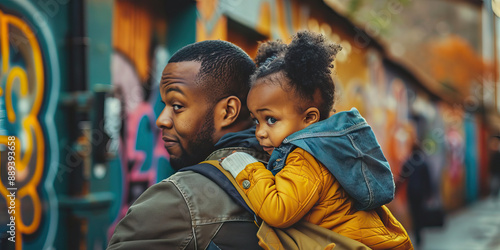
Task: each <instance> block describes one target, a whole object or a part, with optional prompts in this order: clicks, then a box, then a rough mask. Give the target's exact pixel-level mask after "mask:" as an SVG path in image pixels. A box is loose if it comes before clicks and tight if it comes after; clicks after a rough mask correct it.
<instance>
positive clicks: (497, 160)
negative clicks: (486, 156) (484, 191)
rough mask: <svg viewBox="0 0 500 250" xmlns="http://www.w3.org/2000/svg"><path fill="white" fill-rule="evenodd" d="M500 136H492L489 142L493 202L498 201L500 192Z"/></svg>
mask: <svg viewBox="0 0 500 250" xmlns="http://www.w3.org/2000/svg"><path fill="white" fill-rule="evenodd" d="M499 139H500V136H492V137H491V138H490V140H489V149H490V174H491V175H490V188H491V196H492V198H493V201H498V200H499V199H500V197H498V193H499V192H500V140H499Z"/></svg>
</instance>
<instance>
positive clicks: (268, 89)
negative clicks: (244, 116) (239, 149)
mask: <svg viewBox="0 0 500 250" xmlns="http://www.w3.org/2000/svg"><path fill="white" fill-rule="evenodd" d="M298 101H299V99H298V98H297V97H295V95H294V94H293V93H292V91H284V90H283V88H282V87H281V86H279V85H278V84H268V83H261V82H259V81H257V83H256V84H255V85H254V86H253V87H252V89H251V90H250V92H249V93H248V98H247V105H248V109H249V110H250V114H251V116H252V119H253V120H254V122H255V123H256V126H257V130H256V131H255V136H256V137H257V140H258V141H259V143H260V145H261V146H262V147H263V148H264V150H265V151H266V152H267V153H269V154H271V153H272V152H273V150H274V148H275V147H278V146H279V145H280V144H281V142H282V141H283V140H284V139H285V138H286V137H287V136H289V135H291V134H293V133H294V132H297V131H299V130H301V129H304V128H305V127H307V126H309V125H310V124H312V123H314V122H316V121H318V120H319V111H318V109H317V108H309V109H307V110H306V111H304V112H303V113H300V112H299V111H298V110H297V108H296V105H297V102H298ZM311 109H312V111H311ZM311 112H312V116H311Z"/></svg>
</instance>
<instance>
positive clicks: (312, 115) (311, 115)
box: [304, 107, 319, 126]
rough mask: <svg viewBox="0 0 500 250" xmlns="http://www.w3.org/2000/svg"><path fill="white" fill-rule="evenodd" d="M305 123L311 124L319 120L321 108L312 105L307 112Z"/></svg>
mask: <svg viewBox="0 0 500 250" xmlns="http://www.w3.org/2000/svg"><path fill="white" fill-rule="evenodd" d="M304 113H305V117H304V123H305V124H306V125H308V126H309V125H311V124H313V123H315V122H318V121H319V110H318V108H316V107H310V108H308V109H307V110H306V111H305V112H304Z"/></svg>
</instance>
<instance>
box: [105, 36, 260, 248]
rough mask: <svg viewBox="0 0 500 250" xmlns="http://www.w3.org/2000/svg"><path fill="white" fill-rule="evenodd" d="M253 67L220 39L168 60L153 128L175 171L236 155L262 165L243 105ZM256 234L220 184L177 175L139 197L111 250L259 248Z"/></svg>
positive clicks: (251, 222)
mask: <svg viewBox="0 0 500 250" xmlns="http://www.w3.org/2000/svg"><path fill="white" fill-rule="evenodd" d="M254 70H255V65H254V63H253V62H252V60H251V59H250V57H249V56H248V55H247V54H246V53H245V52H244V51H243V50H241V49H240V48H238V47H237V46H235V45H233V44H231V43H228V42H224V41H203V42H199V43H195V44H192V45H188V46H186V47H184V48H182V49H181V50H179V51H178V52H177V53H175V54H174V55H173V56H172V58H171V59H170V61H169V63H168V64H167V66H166V67H165V69H164V71H163V75H162V79H161V83H160V92H161V98H162V101H163V102H164V103H165V108H164V109H163V111H162V113H161V114H160V116H159V117H158V119H157V121H156V123H157V126H158V127H159V128H160V129H161V131H162V138H163V141H164V142H165V148H166V149H167V151H168V152H169V154H170V163H171V165H172V167H173V168H174V169H175V170H176V171H177V170H179V169H182V168H184V167H187V166H190V165H195V164H197V163H199V162H200V161H203V160H205V159H206V160H216V159H220V158H222V157H225V156H227V155H229V154H231V153H232V152H233V151H234V150H238V151H242V152H247V153H249V154H251V155H253V156H254V157H256V158H257V159H260V160H262V161H267V157H268V156H267V155H266V153H265V152H264V151H263V150H262V148H261V147H260V146H259V144H258V142H257V140H256V139H255V135H254V129H251V128H250V127H251V126H252V121H251V119H250V117H249V112H248V109H247V107H246V95H247V94H248V91H249V88H250V86H249V85H250V75H251V74H252V73H253V71H254ZM257 230H258V227H257V226H256V225H255V224H254V218H253V216H252V215H251V214H250V213H248V212H247V211H246V210H245V209H244V208H242V207H240V206H239V205H238V204H236V203H235V202H234V201H233V200H232V199H231V198H230V196H228V194H226V192H225V191H224V190H223V189H221V188H220V187H219V186H218V185H217V184H215V183H214V182H212V181H210V180H209V179H207V178H206V177H204V176H203V175H201V174H198V173H194V172H192V171H185V172H177V173H176V174H174V175H172V176H171V177H169V178H168V179H166V180H163V181H162V182H160V183H158V184H156V185H153V186H151V187H150V188H149V189H147V190H146V191H145V192H144V193H143V194H142V195H141V196H140V197H139V198H138V199H137V201H136V202H135V203H134V204H133V205H132V206H131V207H130V209H129V211H128V213H127V215H126V216H125V217H124V218H123V219H122V221H120V223H119V224H118V225H117V227H116V229H115V232H114V234H113V237H112V238H111V240H110V243H109V247H108V249H207V248H208V249H211V248H213V249H219V248H221V249H256V248H258V244H257V242H258V239H257V237H256V233H257Z"/></svg>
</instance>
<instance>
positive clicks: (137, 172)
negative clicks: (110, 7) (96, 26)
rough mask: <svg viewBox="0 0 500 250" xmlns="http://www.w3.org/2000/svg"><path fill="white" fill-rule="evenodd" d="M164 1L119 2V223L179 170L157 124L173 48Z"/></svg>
mask: <svg viewBox="0 0 500 250" xmlns="http://www.w3.org/2000/svg"><path fill="white" fill-rule="evenodd" d="M157 4H160V3H159V2H158V1H149V2H147V3H146V4H144V3H139V2H137V1H118V2H115V6H114V16H113V49H114V52H113V55H112V58H111V74H112V75H111V77H112V86H113V100H116V101H118V102H117V104H116V105H115V107H112V106H110V107H109V108H108V110H109V111H110V112H113V111H112V109H114V110H115V111H114V112H115V113H119V114H121V117H120V118H121V119H120V120H121V121H122V122H121V124H119V126H115V132H113V134H114V136H113V137H114V140H115V141H116V145H115V148H114V149H112V150H114V151H116V152H117V154H118V155H119V162H116V163H114V164H116V165H118V166H119V167H118V168H119V171H117V172H118V173H119V175H118V176H117V177H119V178H116V179H115V180H114V182H116V183H117V184H118V185H117V186H116V187H119V188H115V189H114V190H113V193H115V194H117V197H116V198H118V199H117V202H115V203H114V205H113V207H112V214H113V218H114V220H113V223H112V225H111V226H110V227H109V230H108V236H109V237H110V236H111V234H112V233H113V230H114V227H115V226H116V223H118V221H119V220H120V219H121V218H123V216H125V214H126V213H127V210H128V208H129V206H130V205H131V204H132V203H133V202H134V201H135V200H136V199H137V198H138V197H139V195H140V194H142V192H144V190H146V188H148V187H149V186H151V185H153V184H155V183H157V182H158V181H160V180H162V179H164V178H166V177H168V176H169V175H170V174H172V173H173V170H172V169H171V168H170V165H169V163H168V153H167V151H166V150H165V148H164V147H163V143H162V140H161V133H160V130H159V129H158V128H157V127H156V117H157V116H158V114H159V113H158V111H159V110H158V108H159V107H160V108H161V105H162V104H161V99H160V95H159V91H158V90H159V82H160V79H161V72H162V71H163V67H164V66H165V65H166V64H167V59H168V57H169V53H168V50H167V48H166V47H165V45H164V44H165V39H166V29H167V27H166V24H167V19H166V18H165V17H163V16H162V15H161V13H158V7H157Z"/></svg>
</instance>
